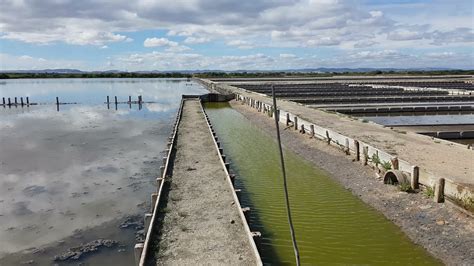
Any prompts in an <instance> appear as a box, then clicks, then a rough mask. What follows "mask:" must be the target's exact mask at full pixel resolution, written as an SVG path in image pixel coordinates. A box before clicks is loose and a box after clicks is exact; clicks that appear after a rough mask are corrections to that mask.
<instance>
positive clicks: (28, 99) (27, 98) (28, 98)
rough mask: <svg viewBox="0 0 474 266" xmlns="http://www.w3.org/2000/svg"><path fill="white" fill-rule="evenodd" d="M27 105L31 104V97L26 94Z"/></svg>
mask: <svg viewBox="0 0 474 266" xmlns="http://www.w3.org/2000/svg"><path fill="white" fill-rule="evenodd" d="M26 106H30V97H28V96H26Z"/></svg>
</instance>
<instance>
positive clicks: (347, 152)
mask: <svg viewBox="0 0 474 266" xmlns="http://www.w3.org/2000/svg"><path fill="white" fill-rule="evenodd" d="M345 146H346V147H345V148H344V152H345V153H346V155H350V154H351V148H350V147H349V139H348V138H346V145H345Z"/></svg>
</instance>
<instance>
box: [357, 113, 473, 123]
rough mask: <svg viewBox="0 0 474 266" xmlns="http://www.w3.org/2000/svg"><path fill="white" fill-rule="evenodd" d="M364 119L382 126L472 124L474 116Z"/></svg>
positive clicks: (417, 116)
mask: <svg viewBox="0 0 474 266" xmlns="http://www.w3.org/2000/svg"><path fill="white" fill-rule="evenodd" d="M363 118H364V119H367V120H371V121H374V122H375V123H378V124H382V125H434V124H454V125H458V124H474V114H463V115H414V116H367V117H363Z"/></svg>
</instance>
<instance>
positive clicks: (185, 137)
mask: <svg viewBox="0 0 474 266" xmlns="http://www.w3.org/2000/svg"><path fill="white" fill-rule="evenodd" d="M176 145H177V146H176V156H175V159H174V165H173V168H172V176H171V184H170V186H169V188H170V190H169V194H168V203H167V206H166V208H165V209H164V211H162V212H163V213H164V219H163V222H162V225H163V226H162V229H161V236H160V240H159V244H158V250H157V254H156V258H157V265H193V264H194V265H255V264H256V261H255V257H254V254H253V253H252V249H251V246H250V242H249V239H248V237H247V235H246V232H245V229H244V225H243V223H242V220H241V218H240V216H239V213H238V211H237V209H236V206H235V205H234V204H235V203H234V199H233V197H232V190H231V187H230V186H229V183H228V181H227V180H226V178H227V177H226V175H225V172H224V170H223V167H222V165H221V163H220V159H219V157H218V156H219V155H218V153H217V151H216V149H215V148H214V143H213V140H212V137H211V134H210V132H209V129H208V127H207V124H206V122H205V119H204V114H203V113H202V111H201V107H200V103H199V101H197V100H187V101H185V104H184V107H183V116H182V120H181V122H180V125H179V129H178V135H177V144H176Z"/></svg>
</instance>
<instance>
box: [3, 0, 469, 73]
mask: <svg viewBox="0 0 474 266" xmlns="http://www.w3.org/2000/svg"><path fill="white" fill-rule="evenodd" d="M473 15H474V1H472V0H467V1H465V0H450V1H447V0H385V1H383V0H360V1H355V0H346V1H343V0H80V1H79V0H0V70H21V69H23V70H25V69H46V68H73V69H80V70H85V71H92V70H97V71H100V70H122V71H151V70H164V71H166V70H284V69H303V68H319V67H334V68H361V67H372V68H439V67H441V68H461V69H474V45H473V44H474V30H473V29H474V16H473Z"/></svg>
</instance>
